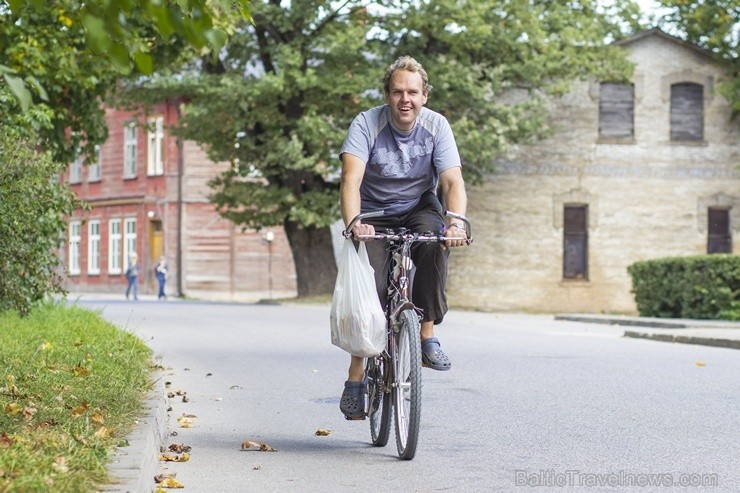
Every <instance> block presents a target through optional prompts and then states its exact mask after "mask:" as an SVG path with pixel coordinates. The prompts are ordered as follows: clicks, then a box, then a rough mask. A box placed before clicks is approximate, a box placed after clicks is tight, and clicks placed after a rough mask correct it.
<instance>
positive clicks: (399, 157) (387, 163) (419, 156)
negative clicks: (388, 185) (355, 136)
mask: <svg viewBox="0 0 740 493" xmlns="http://www.w3.org/2000/svg"><path fill="white" fill-rule="evenodd" d="M386 142H387V143H388V144H394V143H395V144H397V148H396V149H388V148H378V149H375V152H374V153H373V155H372V158H371V160H370V166H372V167H373V168H375V170H377V173H378V174H380V175H381V176H383V177H386V178H395V177H402V176H408V173H409V170H410V169H411V167H412V166H413V164H417V163H419V161H423V158H424V157H425V156H431V155H432V152H434V140H433V139H432V137H427V138H426V139H424V142H423V143H420V144H417V145H411V146H410V145H408V144H406V143H401V142H395V141H393V140H391V141H390V142H388V141H386ZM394 147H396V146H394ZM428 162H431V159H430V160H428Z"/></svg>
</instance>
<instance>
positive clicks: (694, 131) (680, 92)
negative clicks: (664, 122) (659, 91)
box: [671, 82, 704, 142]
mask: <svg viewBox="0 0 740 493" xmlns="http://www.w3.org/2000/svg"><path fill="white" fill-rule="evenodd" d="M703 139H704V87H703V86H701V85H699V84H693V83H690V82H682V83H680V84H673V85H672V86H671V140H675V141H689V142H691V141H702V140H703Z"/></svg>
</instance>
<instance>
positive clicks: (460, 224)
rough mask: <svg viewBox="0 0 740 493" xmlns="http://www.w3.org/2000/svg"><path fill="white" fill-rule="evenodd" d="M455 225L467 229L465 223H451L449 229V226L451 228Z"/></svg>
mask: <svg viewBox="0 0 740 493" xmlns="http://www.w3.org/2000/svg"><path fill="white" fill-rule="evenodd" d="M453 226H454V227H456V228H458V229H462V230H464V229H465V225H464V224H463V223H450V225H449V226H447V229H449V228H451V227H453Z"/></svg>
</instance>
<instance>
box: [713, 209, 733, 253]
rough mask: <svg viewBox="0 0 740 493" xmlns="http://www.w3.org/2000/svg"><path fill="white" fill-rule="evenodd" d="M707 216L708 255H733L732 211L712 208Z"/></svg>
mask: <svg viewBox="0 0 740 493" xmlns="http://www.w3.org/2000/svg"><path fill="white" fill-rule="evenodd" d="M707 216H708V218H709V224H708V228H707V230H708V235H707V253H732V235H731V234H730V210H729V209H713V208H710V209H709V211H708V214H707Z"/></svg>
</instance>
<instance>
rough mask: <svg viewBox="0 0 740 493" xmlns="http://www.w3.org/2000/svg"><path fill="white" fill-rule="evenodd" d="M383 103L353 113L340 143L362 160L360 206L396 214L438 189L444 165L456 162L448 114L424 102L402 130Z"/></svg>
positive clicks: (366, 210) (365, 208)
mask: <svg viewBox="0 0 740 493" xmlns="http://www.w3.org/2000/svg"><path fill="white" fill-rule="evenodd" d="M390 122H391V112H390V108H389V107H388V105H383V106H376V107H375V108H371V109H369V110H367V111H363V112H362V113H360V114H359V115H357V116H356V117H355V119H354V120H353V121H352V124H351V125H350V127H349V131H348V132H347V138H346V139H345V141H344V144H342V149H341V151H340V155H341V154H343V153H345V152H346V153H348V154H352V155H353V156H357V157H358V158H360V159H361V160H362V161H364V162H365V163H366V165H365V175H364V177H363V179H362V185H361V186H360V198H361V201H362V204H361V210H362V212H369V211H375V210H379V209H383V210H385V215H387V216H389V215H398V214H403V213H405V212H408V211H410V210H411V209H413V208H414V207H415V206H416V204H417V203H418V202H419V199H420V198H421V196H422V194H423V193H424V192H427V191H434V190H436V189H437V183H438V181H439V175H440V173H442V172H443V171H445V170H447V169H450V168H454V167H459V166H461V164H460V155H459V154H458V152H457V145H456V144H455V137H454V136H453V135H452V129H451V128H450V124H449V123H448V122H447V119H446V118H445V117H444V116H442V115H440V114H439V113H436V112H434V111H432V110H430V109H428V108H426V107H423V108H422V109H421V112H420V113H419V116H418V117H417V119H416V125H415V126H414V128H413V129H412V130H411V131H409V132H401V131H399V130H396V129H395V128H393V126H392V125H391V123H390Z"/></svg>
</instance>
